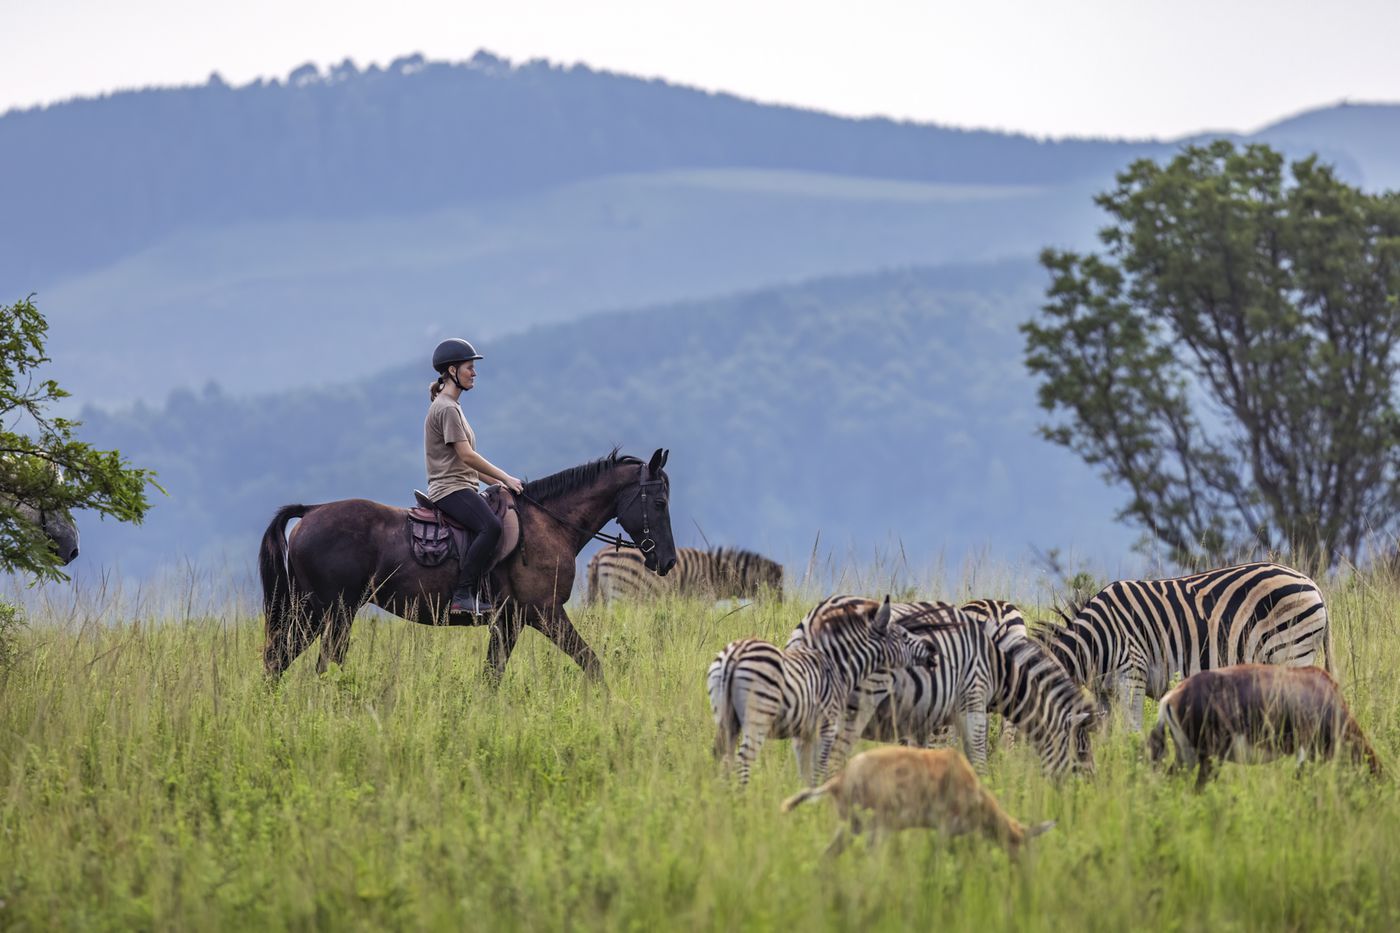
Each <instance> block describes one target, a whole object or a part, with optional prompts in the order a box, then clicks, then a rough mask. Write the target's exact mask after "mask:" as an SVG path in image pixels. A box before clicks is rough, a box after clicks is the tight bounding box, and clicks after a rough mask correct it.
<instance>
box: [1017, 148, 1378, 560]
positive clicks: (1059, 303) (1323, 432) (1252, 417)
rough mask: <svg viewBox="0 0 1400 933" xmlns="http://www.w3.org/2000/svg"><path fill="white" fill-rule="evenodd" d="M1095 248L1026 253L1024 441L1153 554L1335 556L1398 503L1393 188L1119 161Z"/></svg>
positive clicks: (1301, 164) (1310, 166)
mask: <svg viewBox="0 0 1400 933" xmlns="http://www.w3.org/2000/svg"><path fill="white" fill-rule="evenodd" d="M1096 202H1097V203H1098V205H1099V206H1100V207H1102V208H1103V209H1104V210H1105V211H1107V212H1108V214H1109V215H1110V216H1111V218H1112V222H1111V223H1110V224H1109V225H1108V226H1107V227H1105V228H1104V229H1103V230H1101V231H1100V234H1099V236H1100V239H1101V241H1102V242H1103V244H1104V247H1105V250H1104V252H1103V253H1102V254H1087V255H1081V254H1077V253H1073V252H1060V251H1057V250H1053V249H1050V250H1046V251H1045V252H1044V253H1043V254H1042V256H1041V262H1042V264H1043V265H1044V266H1045V268H1046V269H1047V270H1048V271H1049V272H1050V274H1051V278H1052V281H1051V285H1050V288H1049V291H1048V294H1047V298H1048V301H1047V303H1046V304H1045V305H1044V307H1043V309H1042V311H1041V314H1040V315H1039V316H1038V317H1036V318H1035V319H1033V320H1031V321H1029V322H1027V323H1026V324H1025V325H1024V326H1023V328H1022V330H1023V332H1024V333H1025V335H1026V363H1027V366H1028V367H1029V368H1030V370H1031V372H1032V374H1033V375H1034V376H1035V377H1036V378H1038V379H1039V382H1040V385H1039V397H1040V404H1041V406H1042V407H1043V408H1044V409H1045V410H1047V411H1049V412H1051V413H1052V414H1054V415H1058V416H1059V417H1058V418H1056V419H1055V420H1054V421H1052V422H1051V423H1049V424H1047V425H1045V426H1044V427H1043V428H1042V430H1043V433H1044V435H1045V436H1046V437H1047V438H1049V439H1050V440H1051V441H1053V442H1055V443H1058V444H1061V445H1063V446H1065V447H1068V448H1070V449H1071V450H1073V451H1075V452H1076V453H1078V454H1079V455H1080V456H1081V457H1082V458H1083V459H1084V460H1085V461H1086V462H1088V463H1090V464H1093V465H1095V466H1099V467H1101V468H1102V469H1103V471H1104V474H1105V476H1106V477H1107V478H1108V479H1110V480H1111V481H1114V482H1117V483H1121V484H1123V485H1124V486H1126V487H1127V489H1128V491H1129V493H1130V499H1129V501H1128V504H1127V505H1126V507H1125V508H1124V509H1123V510H1122V512H1121V513H1120V517H1122V518H1126V519H1127V520H1129V521H1131V522H1133V523H1135V524H1138V525H1140V526H1142V527H1143V528H1145V529H1147V530H1148V531H1149V532H1150V534H1151V536H1152V537H1154V538H1155V539H1156V540H1157V541H1159V542H1161V543H1162V544H1164V545H1166V546H1167V547H1168V548H1169V549H1170V550H1171V552H1172V554H1173V556H1174V557H1175V558H1176V559H1178V560H1182V561H1186V562H1189V561H1190V560H1192V559H1193V558H1196V557H1209V558H1219V557H1222V556H1227V555H1233V554H1238V553H1242V552H1245V551H1250V550H1259V549H1268V550H1275V551H1277V550H1287V549H1299V548H1302V549H1307V550H1314V549H1316V551H1318V552H1320V555H1321V556H1324V557H1330V556H1337V555H1343V556H1352V557H1354V556H1356V555H1357V554H1358V552H1359V551H1360V550H1361V548H1362V547H1363V544H1364V541H1365V539H1366V537H1367V535H1368V533H1370V532H1380V531H1384V530H1388V529H1391V528H1392V527H1393V526H1394V522H1395V519H1394V517H1395V515H1396V513H1397V505H1400V472H1398V471H1397V467H1400V463H1398V462H1397V450H1400V446H1397V441H1400V412H1397V409H1396V403H1395V397H1394V396H1395V383H1396V365H1397V362H1396V356H1395V350H1396V344H1397V340H1400V304H1397V294H1400V195H1397V194H1395V193H1388V194H1368V193H1365V192H1362V191H1360V190H1358V189H1356V188H1354V187H1351V186H1349V185H1346V184H1344V183H1343V182H1341V181H1340V180H1338V178H1337V177H1336V175H1335V174H1334V172H1333V171H1332V169H1331V168H1330V167H1328V166H1326V165H1323V164H1321V163H1319V162H1318V161H1317V159H1316V158H1309V159H1304V160H1302V161H1298V162H1294V163H1292V164H1291V165H1290V166H1287V167H1286V168H1285V165H1284V159H1283V157H1282V156H1281V155H1279V154H1278V153H1276V152H1274V151H1273V150H1271V149H1269V148H1268V147H1266V146H1249V147H1247V148H1244V149H1242V150H1240V149H1237V148H1236V147H1235V146H1234V145H1233V144H1231V143H1229V142H1226V141H1220V142H1216V143H1213V144H1211V145H1209V146H1201V147H1195V146H1193V147H1188V148H1186V149H1185V150H1183V151H1182V152H1181V153H1180V154H1179V155H1178V156H1177V157H1176V158H1174V159H1173V160H1172V161H1171V162H1170V163H1169V164H1168V165H1166V166H1162V165H1159V164H1157V163H1155V162H1152V161H1147V160H1144V161H1138V162H1136V163H1134V164H1133V165H1132V166H1131V167H1130V168H1129V169H1128V170H1126V171H1125V172H1123V173H1121V174H1120V175H1119V176H1118V178H1117V185H1116V187H1114V188H1113V189H1112V190H1111V191H1108V192H1107V193H1105V194H1102V195H1100V196H1099V197H1098V198H1097V199H1096Z"/></svg>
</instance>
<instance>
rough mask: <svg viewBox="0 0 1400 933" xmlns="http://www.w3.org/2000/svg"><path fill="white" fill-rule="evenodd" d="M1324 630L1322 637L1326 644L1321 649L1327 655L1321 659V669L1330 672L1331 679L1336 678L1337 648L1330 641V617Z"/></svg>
mask: <svg viewBox="0 0 1400 933" xmlns="http://www.w3.org/2000/svg"><path fill="white" fill-rule="evenodd" d="M1323 611H1324V612H1325V611H1326V610H1323ZM1324 631H1325V633H1326V634H1325V635H1324V636H1323V638H1324V640H1325V642H1326V644H1325V646H1324V648H1323V650H1324V651H1326V652H1327V656H1326V657H1325V658H1323V661H1322V669H1323V670H1324V671H1326V672H1327V673H1329V674H1331V675H1332V679H1333V680H1336V679H1337V649H1336V646H1335V645H1334V644H1333V642H1332V620H1331V619H1330V618H1329V619H1328V620H1327V626H1326V628H1325V629H1324Z"/></svg>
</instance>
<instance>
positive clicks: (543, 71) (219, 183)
mask: <svg viewBox="0 0 1400 933" xmlns="http://www.w3.org/2000/svg"><path fill="white" fill-rule="evenodd" d="M1397 113H1400V110H1397V109H1396V108H1393V107H1367V108H1359V107H1345V108H1336V109H1335V110H1334V111H1333V110H1329V111H1318V112H1315V113H1314V114H1305V115H1302V116H1300V117H1297V118H1294V119H1292V120H1289V121H1285V122H1284V123H1280V124H1277V125H1276V126H1274V127H1270V128H1269V129H1267V130H1265V131H1263V132H1262V133H1261V134H1259V138H1268V139H1270V140H1273V141H1277V142H1280V143H1282V144H1286V145H1287V146H1288V147H1289V151H1290V152H1293V153H1295V154H1302V153H1304V152H1310V151H1313V150H1315V149H1322V150H1323V151H1324V153H1325V154H1326V155H1327V157H1328V158H1331V159H1334V160H1335V161H1337V162H1339V164H1340V165H1341V167H1342V169H1343V171H1344V172H1345V173H1346V174H1347V176H1348V177H1350V178H1353V179H1355V180H1361V181H1365V182H1367V183H1372V180H1373V179H1380V180H1381V181H1382V182H1386V183H1388V180H1390V179H1394V178H1396V177H1397V176H1400V154H1397V153H1398V152H1400V150H1397V149H1396V148H1395V147H1394V146H1393V145H1391V143H1390V142H1388V141H1389V140H1392V139H1393V138H1394V135H1395V132H1396V126H1397V122H1398V120H1400V118H1397ZM1174 145H1175V144H1169V143H1162V142H1150V141H1148V142H1121V141H1107V140H1067V141H1059V142H1052V141H1043V140H1036V139H1032V138H1030V137H1026V136H1019V135H1012V134H1002V133H994V132H983V131H964V130H954V129H948V128H944V127H937V126H927V125H918V124H912V123H899V122H894V121H890V120H882V119H869V120H851V119H845V118H840V117H835V116H831V115H827V114H822V113H816V112H813V111H805V110H798V109H794V108H790V107H777V106H769V105H763V104H757V103H754V102H751V101H745V100H741V99H739V98H736V97H733V96H729V95H723V94H709V93H705V92H701V91H697V90H694V89H690V88H684V87H678V86H674V85H670V84H667V83H665V82H662V81H644V80H639V79H636V78H631V77H625V76H620V75H615V74H608V73H601V72H595V71H591V70H589V69H587V68H584V67H572V68H560V67H556V66H552V65H549V64H547V63H541V62H532V63H529V64H525V65H519V66H515V65H511V64H510V63H508V62H505V61H503V60H501V59H498V58H495V57H493V56H491V55H489V54H486V53H480V54H478V55H477V56H476V57H475V58H474V59H472V60H471V61H470V62H467V63H461V64H447V63H439V62H427V61H424V60H423V59H422V57H421V56H410V57H406V58H403V59H400V60H398V61H396V62H394V63H393V64H392V65H391V66H390V67H389V68H388V69H380V68H370V69H368V70H366V71H359V70H356V69H355V68H354V67H353V66H349V65H347V66H342V67H339V68H335V69H331V70H330V71H328V72H325V73H320V72H317V70H316V69H314V68H309V67H308V68H301V69H298V70H297V71H294V72H293V73H292V74H291V75H289V76H288V78H287V79H286V80H285V81H273V82H258V83H256V84H253V85H250V86H246V87H241V88H231V87H229V86H227V85H226V84H224V83H223V82H222V81H220V80H218V79H216V78H211V80H210V82H209V83H208V84H206V85H204V86H201V87H191V88H182V89H173V90H169V89H167V90H148V91H136V92H124V93H119V94H113V95H110V96H107V97H102V98H97V99H88V100H77V101H71V102H68V103H64V104H58V105H54V106H50V107H46V108H36V109H32V110H25V111H12V112H10V113H8V114H5V115H4V116H3V117H0V203H3V204H4V205H5V206H6V217H7V219H8V220H9V221H10V222H9V223H7V224H5V225H4V226H3V227H2V228H0V301H5V302H8V301H13V300H15V299H16V298H19V297H22V296H23V295H26V294H28V293H29V292H31V291H34V292H37V293H38V297H37V301H38V304H39V307H40V309H41V310H42V311H43V312H44V313H45V314H46V315H47V316H48V318H49V320H50V322H51V324H52V333H51V341H50V349H51V351H52V355H53V358H54V360H55V362H56V368H57V369H58V370H59V372H60V374H61V378H62V382H63V384H64V385H65V386H66V387H68V388H70V389H71V390H72V391H73V392H74V393H75V396H76V398H77V400H78V403H79V404H82V403H100V404H106V405H109V406H110V405H119V404H121V403H124V402H128V401H131V400H134V399H144V400H146V401H147V402H155V401H158V400H160V399H163V398H164V397H165V396H166V395H167V393H169V392H170V390H172V389H173V388H176V387H179V386H198V385H202V384H204V383H205V382H207V381H209V380H214V381H217V382H218V383H220V384H221V385H222V386H223V387H224V388H225V390H226V391H228V392H231V393H235V394H241V393H248V392H256V391H270V390H274V389H279V388H284V387H289V386H296V385H303V386H304V385H316V384H326V383H330V382H334V381H335V380H337V379H339V378H343V377H344V376H345V375H346V374H349V373H368V372H374V371H378V370H381V369H383V368H384V367H386V366H389V365H392V364H394V363H396V362H400V361H404V360H410V359H421V358H422V356H423V355H424V354H425V353H426V352H427V351H426V350H425V348H426V347H429V346H431V344H432V342H433V341H434V340H435V339H436V338H437V337H439V336H441V335H443V334H447V333H466V334H468V335H469V336H472V337H473V338H474V339H482V340H486V341H488V342H490V341H492V340H494V339H495V338H496V337H498V336H500V335H504V334H508V333H516V332H519V331H520V330H522V329H524V328H526V327H529V326H531V325H534V324H541V323H551V322H560V321H567V320H572V319H576V318H578V317H579V316H581V315H584V314H588V313H592V312H596V311H600V310H607V309H616V308H626V307H638V306H643V305H653V306H658V307H661V306H671V305H673V304H674V303H675V302H678V301H682V300H685V299H693V298H697V297H701V296H715V295H722V294H726V293H732V292H735V291H740V290H748V289H754V288H758V287H762V286H766V285H773V284H778V283H783V282H793V281H799V280H802V279H807V278H811V277H815V276H827V275H832V274H854V273H860V272H868V271H873V270H879V269H889V268H898V267H903V266H909V265H947V264H956V263H966V262H981V261H987V260H995V259H1001V258H1008V257H1018V256H1019V257H1025V256H1030V255H1033V254H1034V253H1035V252H1036V251H1037V250H1038V249H1039V248H1040V247H1042V246H1044V245H1047V244H1055V245H1061V246H1083V245H1087V244H1088V243H1089V242H1091V240H1092V235H1093V231H1094V229H1095V227H1096V226H1097V224H1098V222H1099V220H1098V217H1097V216H1096V213H1095V209H1094V208H1093V205H1092V202H1091V196H1092V194H1093V193H1094V192H1096V191H1098V190H1102V188H1103V187H1104V186H1106V185H1107V184H1108V183H1109V182H1110V181H1111V179H1112V175H1113V173H1114V172H1115V171H1117V170H1119V169H1121V168H1122V167H1123V166H1125V165H1126V164H1127V163H1128V162H1129V161H1131V160H1132V159H1133V158H1137V157H1141V156H1150V157H1164V156H1166V155H1168V154H1169V153H1170V152H1171V151H1172V150H1173V148H1174Z"/></svg>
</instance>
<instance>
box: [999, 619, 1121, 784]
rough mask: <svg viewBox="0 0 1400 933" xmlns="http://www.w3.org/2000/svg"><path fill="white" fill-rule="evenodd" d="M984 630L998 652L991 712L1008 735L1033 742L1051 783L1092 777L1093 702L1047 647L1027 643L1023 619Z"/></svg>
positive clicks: (1031, 641)
mask: <svg viewBox="0 0 1400 933" xmlns="http://www.w3.org/2000/svg"><path fill="white" fill-rule="evenodd" d="M983 624H984V626H985V632H986V634H987V637H988V638H989V640H990V641H991V642H992V644H993V646H994V648H995V650H994V651H993V653H992V658H993V662H994V667H995V673H994V675H993V677H992V681H993V683H995V685H996V689H995V691H994V693H993V695H992V708H993V709H994V710H995V711H996V712H997V713H999V714H1000V715H1001V717H1002V718H1003V720H1005V723H1006V727H1007V728H1008V729H1016V730H1018V731H1020V732H1022V733H1025V734H1026V735H1027V737H1029V738H1030V740H1031V743H1032V744H1033V745H1035V748H1036V751H1037V752H1038V753H1039V755H1040V760H1041V764H1042V765H1043V766H1044V768H1045V770H1046V771H1047V772H1048V773H1049V774H1050V775H1051V776H1052V777H1059V776H1061V775H1063V774H1065V773H1066V772H1070V771H1079V772H1083V773H1085V774H1093V773H1094V755H1093V750H1092V748H1091V746H1090V737H1091V733H1092V732H1093V730H1094V728H1095V726H1097V724H1098V720H1099V713H1098V708H1097V707H1096V705H1095V704H1094V701H1093V697H1092V696H1091V695H1090V694H1089V693H1088V691H1087V690H1085V689H1084V687H1083V686H1082V685H1080V684H1079V683H1077V682H1075V680H1074V679H1073V678H1072V677H1071V676H1070V675H1069V672H1068V671H1066V670H1065V669H1064V668H1063V667H1062V666H1061V665H1060V662H1059V661H1057V660H1055V658H1054V657H1053V656H1052V655H1051V654H1050V652H1049V651H1048V650H1047V649H1046V648H1045V646H1044V645H1042V644H1041V643H1040V642H1038V641H1036V640H1035V639H1033V638H1029V637H1027V635H1026V626H1025V620H1024V619H1021V620H1020V621H1017V620H1016V619H1014V618H1006V619H1004V620H1003V621H1002V622H1000V623H998V622H996V621H994V620H988V621H986V622H984V623H983Z"/></svg>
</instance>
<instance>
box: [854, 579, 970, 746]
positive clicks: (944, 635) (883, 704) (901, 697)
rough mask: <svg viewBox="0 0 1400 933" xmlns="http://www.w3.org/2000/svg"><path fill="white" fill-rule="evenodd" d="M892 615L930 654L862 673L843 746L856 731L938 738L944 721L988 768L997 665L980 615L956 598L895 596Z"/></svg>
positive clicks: (892, 737) (885, 737)
mask: <svg viewBox="0 0 1400 933" xmlns="http://www.w3.org/2000/svg"><path fill="white" fill-rule="evenodd" d="M894 616H895V620H896V621H897V622H898V623H899V624H900V625H903V626H904V627H905V628H907V629H908V630H909V631H910V632H911V633H912V634H913V635H914V636H915V637H917V638H919V639H921V640H923V641H925V642H927V643H928V645H929V661H928V663H927V664H926V665H920V666H918V667H906V668H900V669H897V670H890V671H885V672H881V673H879V674H876V675H874V676H872V677H868V678H866V680H865V681H864V682H863V683H862V684H861V686H860V688H859V690H858V691H857V696H856V697H855V698H854V700H853V702H852V703H850V704H849V709H850V710H851V713H848V719H847V722H846V729H845V730H844V731H843V733H842V738H841V743H840V746H839V747H840V751H841V753H842V754H844V753H845V752H846V751H847V750H848V749H849V747H850V745H851V744H852V743H853V742H854V738H855V736H856V735H861V736H864V737H865V738H868V739H877V740H879V741H884V742H893V741H904V742H911V743H918V744H927V743H929V742H930V741H933V740H935V739H941V738H942V737H943V736H944V735H945V734H946V733H945V729H944V727H946V726H947V725H948V724H950V723H951V724H952V725H953V726H954V727H955V728H956V730H957V733H958V735H959V736H960V737H961V738H962V743H963V749H964V751H965V753H966V754H967V757H968V759H969V760H970V761H971V762H972V763H973V765H974V766H976V767H977V768H979V769H981V768H985V767H986V766H987V710H988V708H989V707H990V706H991V701H992V693H993V691H994V689H995V684H994V683H993V675H994V671H995V668H994V663H993V659H992V653H993V647H992V643H991V641H990V640H989V639H988V638H987V635H986V631H985V626H984V623H983V622H981V621H979V620H978V619H976V618H974V617H972V616H969V615H966V614H964V613H963V612H961V611H960V610H959V609H958V607H956V606H953V605H951V604H949V603H937V602H930V603H899V604H897V605H896V606H895V607H894ZM852 713H853V714H854V715H852Z"/></svg>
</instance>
